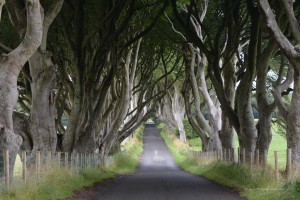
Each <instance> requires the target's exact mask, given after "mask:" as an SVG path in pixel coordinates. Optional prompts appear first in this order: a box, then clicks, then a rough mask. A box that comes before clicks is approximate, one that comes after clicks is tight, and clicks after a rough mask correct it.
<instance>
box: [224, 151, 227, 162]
mask: <svg viewBox="0 0 300 200" xmlns="http://www.w3.org/2000/svg"><path fill="white" fill-rule="evenodd" d="M224 161H225V162H226V161H227V150H226V149H224Z"/></svg>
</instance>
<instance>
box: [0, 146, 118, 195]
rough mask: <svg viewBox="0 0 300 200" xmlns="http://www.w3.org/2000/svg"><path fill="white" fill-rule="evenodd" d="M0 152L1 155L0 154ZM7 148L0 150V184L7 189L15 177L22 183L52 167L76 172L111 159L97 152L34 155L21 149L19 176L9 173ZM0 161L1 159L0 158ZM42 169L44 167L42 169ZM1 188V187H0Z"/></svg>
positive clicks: (40, 175) (105, 164)
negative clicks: (102, 157) (0, 157)
mask: <svg viewBox="0 0 300 200" xmlns="http://www.w3.org/2000/svg"><path fill="white" fill-rule="evenodd" d="M1 154H2V155H1ZM9 154H10V152H9V150H0V156H2V157H3V163H0V166H3V174H2V175H1V171H0V186H1V185H3V186H4V189H6V190H8V189H10V187H11V186H12V181H13V179H15V178H18V180H21V181H22V183H26V182H28V178H29V177H30V178H35V179H36V180H37V181H39V180H40V179H41V178H42V177H43V172H44V171H48V170H50V169H51V168H52V167H58V168H65V169H69V170H70V171H71V172H73V173H75V174H78V173H79V172H80V170H82V169H90V168H99V167H101V166H103V164H104V166H109V165H110V164H111V163H112V161H113V159H112V157H111V156H109V157H107V158H105V160H101V159H100V154H99V153H67V152H56V153H55V154H54V155H53V154H52V153H51V152H50V151H48V152H40V151H36V152H35V154H34V156H33V153H32V152H27V151H21V152H20V153H19V154H18V155H19V157H20V160H21V161H18V162H17V163H16V165H18V166H17V167H18V168H19V170H20V172H21V173H20V176H17V175H13V177H10V176H11V175H12V173H10V171H9V168H10V162H9ZM0 162H1V160H0ZM42 169H45V170H43V171H42ZM0 188H1V187H0Z"/></svg>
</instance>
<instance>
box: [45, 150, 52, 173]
mask: <svg viewBox="0 0 300 200" xmlns="http://www.w3.org/2000/svg"><path fill="white" fill-rule="evenodd" d="M51 160H52V155H51V151H47V158H46V169H47V170H48V169H49V165H51Z"/></svg>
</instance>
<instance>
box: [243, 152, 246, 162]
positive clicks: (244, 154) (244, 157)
mask: <svg viewBox="0 0 300 200" xmlns="http://www.w3.org/2000/svg"><path fill="white" fill-rule="evenodd" d="M245 163H246V149H245V148H243V164H245Z"/></svg>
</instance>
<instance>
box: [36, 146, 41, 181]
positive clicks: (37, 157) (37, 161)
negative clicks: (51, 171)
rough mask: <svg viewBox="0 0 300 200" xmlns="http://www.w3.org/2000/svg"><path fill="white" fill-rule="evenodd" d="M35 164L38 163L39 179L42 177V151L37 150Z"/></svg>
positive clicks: (37, 174) (37, 172) (37, 175)
mask: <svg viewBox="0 0 300 200" xmlns="http://www.w3.org/2000/svg"><path fill="white" fill-rule="evenodd" d="M35 156H36V157H35V162H36V163H35V164H36V177H37V179H38V180H39V178H40V171H41V152H40V151H37V152H36V155H35Z"/></svg>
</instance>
